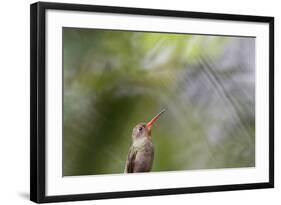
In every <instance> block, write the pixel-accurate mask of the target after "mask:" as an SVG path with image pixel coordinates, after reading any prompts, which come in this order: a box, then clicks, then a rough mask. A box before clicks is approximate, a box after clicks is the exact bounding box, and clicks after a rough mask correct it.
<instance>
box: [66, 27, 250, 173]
mask: <svg viewBox="0 0 281 205" xmlns="http://www.w3.org/2000/svg"><path fill="white" fill-rule="evenodd" d="M63 57H64V60H63V61H64V66H63V71H64V123H63V127H64V134H63V175H64V176H74V175H95V174H113V173H122V172H123V170H124V165H125V160H126V158H127V154H128V150H129V147H130V145H131V133H132V129H133V127H134V126H135V125H136V124H137V123H139V122H147V121H149V120H150V119H151V118H152V117H153V116H154V115H155V114H157V113H158V112H159V111H161V110H162V109H163V108H167V111H166V112H165V113H164V114H163V115H162V116H161V118H160V119H159V121H158V122H157V123H156V124H155V125H154V127H153V130H152V140H153V144H154V147H155V158H154V164H153V168H152V171H176V170H191V169H213V168H236V167H252V166H255V39H254V38H250V37H226V36H208V35H187V34H168V33H151V32H131V31H112V30H98V29H79V28H63Z"/></svg>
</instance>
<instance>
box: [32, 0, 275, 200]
mask: <svg viewBox="0 0 281 205" xmlns="http://www.w3.org/2000/svg"><path fill="white" fill-rule="evenodd" d="M48 9H54V10H68V11H86V12H101V13H121V14H131V15H135V14H137V15H150V16H160V17H162V16H163V17H164V16H168V17H180V18H195V19H215V20H229V21H247V22H262V23H267V24H269V45H270V46H269V50H268V52H269V165H268V168H269V181H268V182H263V183H249V184H230V185H220V186H204V187H188V188H171V189H158V190H141V191H124V192H107V193H88V194H74V195H59V196H46V190H45V188H46V179H45V176H46V173H45V172H46V170H45V168H46V165H45V164H46V154H45V151H46V149H45V146H46V138H45V134H46V127H45V123H46V121H45V117H46V91H45V90H46V81H45V74H46V70H45V69H46V68H45V63H46V62H45V61H46V59H45V49H46V47H45V37H46V30H45V26H46V10H48ZM273 187H274V18H273V17H265V16H249V15H233V14H231V15H230V14H218V13H203V12H187V11H172V10H156V9H144V8H126V7H110V6H96V5H82V4H64V3H47V2H38V3H34V4H32V5H31V6H30V200H31V201H34V202H37V203H45V202H61V201H77V200H93V199H109V198H122V197H140V196H154V195H169V194H186V193H197V192H214V191H230V190H245V189H260V188H273Z"/></svg>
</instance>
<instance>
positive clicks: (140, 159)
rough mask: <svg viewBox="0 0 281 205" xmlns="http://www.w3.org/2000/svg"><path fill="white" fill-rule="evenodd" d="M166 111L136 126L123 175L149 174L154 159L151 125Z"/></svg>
mask: <svg viewBox="0 0 281 205" xmlns="http://www.w3.org/2000/svg"><path fill="white" fill-rule="evenodd" d="M165 111H166V110H165V109H164V110H162V111H161V112H160V113H158V114H157V115H156V116H155V117H153V118H152V119H151V120H150V121H149V122H148V123H139V124H137V125H136V126H135V127H134V129H133V133H132V145H131V147H130V149H129V154H128V158H127V160H126V164H125V170H124V173H136V172H149V171H150V170H151V168H152V164H153V159H154V147H153V144H152V141H151V129H152V125H153V124H154V123H155V122H156V121H157V120H158V118H159V117H160V115H162V114H163V113H164V112H165Z"/></svg>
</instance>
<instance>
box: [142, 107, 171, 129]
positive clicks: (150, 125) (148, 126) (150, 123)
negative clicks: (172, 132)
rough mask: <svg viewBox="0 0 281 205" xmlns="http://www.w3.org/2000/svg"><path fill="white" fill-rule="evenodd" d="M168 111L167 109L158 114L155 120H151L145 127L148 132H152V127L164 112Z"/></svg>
mask: <svg viewBox="0 0 281 205" xmlns="http://www.w3.org/2000/svg"><path fill="white" fill-rule="evenodd" d="M165 111H166V109H164V110H162V111H161V112H160V113H158V114H157V115H156V116H155V117H154V118H152V120H150V121H149V122H148V123H147V124H146V125H145V127H146V128H147V129H148V131H150V130H151V127H152V125H153V124H154V123H155V122H156V121H157V120H158V118H159V117H160V115H162V114H163V113H164V112H165Z"/></svg>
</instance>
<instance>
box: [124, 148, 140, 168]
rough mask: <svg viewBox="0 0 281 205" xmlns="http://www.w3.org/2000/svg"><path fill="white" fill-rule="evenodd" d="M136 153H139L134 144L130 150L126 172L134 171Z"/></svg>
mask: <svg viewBox="0 0 281 205" xmlns="http://www.w3.org/2000/svg"><path fill="white" fill-rule="evenodd" d="M136 155H137V150H136V149H134V147H133V146H132V147H131V148H130V150H129V154H128V158H127V161H126V165H125V171H124V173H133V172H134V163H135V159H136Z"/></svg>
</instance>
